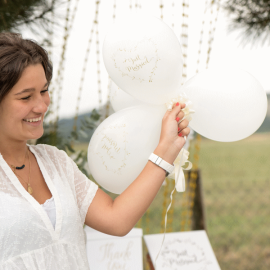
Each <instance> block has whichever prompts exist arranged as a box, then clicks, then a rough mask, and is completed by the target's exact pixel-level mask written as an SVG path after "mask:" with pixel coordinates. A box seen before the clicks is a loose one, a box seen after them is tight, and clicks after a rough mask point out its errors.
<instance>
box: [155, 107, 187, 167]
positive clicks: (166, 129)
mask: <svg viewBox="0 0 270 270" xmlns="http://www.w3.org/2000/svg"><path fill="white" fill-rule="evenodd" d="M177 104H178V105H177ZM185 106H186V105H185V104H179V103H176V105H175V106H174V108H173V109H172V111H167V112H166V113H165V115H164V117H163V119H162V128H161V134H160V140H159V144H158V147H157V148H156V149H155V151H154V153H155V154H156V155H158V156H160V157H161V158H162V159H164V160H165V161H167V162H169V163H171V164H172V163H173V162H174V160H175V159H176V157H177V155H178V154H179V152H180V151H181V149H182V147H183V146H184V144H185V142H186V141H185V139H184V138H183V137H184V136H188V134H189V133H190V129H189V127H188V124H189V121H188V120H187V119H184V120H183V121H181V120H182V119H183V117H184V116H185V114H184V112H183V111H182V109H184V108H185Z"/></svg>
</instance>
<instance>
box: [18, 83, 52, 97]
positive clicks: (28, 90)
mask: <svg viewBox="0 0 270 270" xmlns="http://www.w3.org/2000/svg"><path fill="white" fill-rule="evenodd" d="M46 86H48V82H46V83H45V85H44V86H43V88H44V87H46ZM35 90H36V89H35V88H27V89H24V90H22V91H21V92H19V93H17V94H15V96H17V95H21V94H23V93H27V92H34V91H35Z"/></svg>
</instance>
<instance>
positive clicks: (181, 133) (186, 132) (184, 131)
mask: <svg viewBox="0 0 270 270" xmlns="http://www.w3.org/2000/svg"><path fill="white" fill-rule="evenodd" d="M189 133H190V128H189V127H186V128H184V129H182V130H181V131H180V132H179V133H178V136H179V137H184V136H188V135H189Z"/></svg>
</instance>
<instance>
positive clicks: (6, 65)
mask: <svg viewBox="0 0 270 270" xmlns="http://www.w3.org/2000/svg"><path fill="white" fill-rule="evenodd" d="M51 78H52V65H51V63H50V62H49V59H48V56H47V53H46V52H45V51H44V49H42V48H41V47H40V46H39V45H37V44H36V43H35V42H33V41H30V40H24V39H22V38H21V36H20V35H19V34H11V33H1V34H0V128H1V132H0V153H1V154H0V270H13V269H14V270H15V269H16V270H18V269H20V270H25V269H28V270H30V269H31V270H34V269H39V270H45V269H46V270H61V269H65V270H66V269H70V270H75V269H89V267H88V262H87V257H86V250H85V239H84V231H83V224H86V225H88V226H90V227H92V228H94V229H96V230H99V231H101V232H104V233H107V234H111V235H117V236H123V235H125V234H127V233H128V232H129V231H130V230H131V229H132V228H133V226H134V225H135V224H136V222H137V221H138V220H139V219H140V217H141V216H142V215H143V214H144V212H145V211H146V209H147V208H148V207H149V205H150V204H151V202H152V200H153V199H154V197H155V195H156V194H157V192H158V190H159V188H160V186H161V184H162V182H163V181H164V178H165V175H166V171H165V170H164V169H163V168H161V167H159V166H158V165H156V164H154V163H153V162H151V161H148V162H147V164H146V166H145V168H144V169H143V171H142V172H141V174H140V175H139V176H138V177H137V179H135V180H134V182H133V183H132V184H131V185H130V186H129V187H128V188H127V189H126V190H125V191H124V192H123V193H122V194H121V195H119V196H118V197H117V198H116V199H115V200H114V201H113V200H112V199H111V198H110V197H109V196H108V195H107V194H106V193H104V192H103V191H102V190H101V189H99V188H98V187H97V185H96V184H95V183H93V182H91V181H90V180H89V179H87V177H86V176H85V175H84V174H82V173H81V172H80V171H79V169H78V167H77V166H76V164H75V163H74V162H73V161H72V159H70V158H69V157H68V156H67V155H66V153H65V152H64V151H61V150H58V149H57V148H56V147H53V146H50V145H35V146H32V145H31V146H30V145H27V143H26V142H27V140H29V139H38V138H40V137H41V136H42V134H43V126H42V123H43V119H44V115H45V113H46V111H47V109H48V106H49V104H50V97H49V93H48V86H49V84H50V81H51ZM184 107H185V104H176V106H175V107H174V108H173V110H172V111H168V112H166V114H165V115H164V118H163V120H162V131H161V136H160V141H159V144H158V146H157V148H156V149H155V151H154V154H156V155H158V156H159V157H161V158H162V159H163V160H164V161H166V162H168V163H170V164H173V161H174V160H175V158H176V157H177V155H178V153H179V152H180V150H181V148H182V147H183V145H184V144H185V139H184V138H183V137H184V136H187V135H188V134H189V128H188V127H187V126H188V121H187V120H183V121H182V122H181V123H180V119H182V118H183V116H184V113H183V112H182V110H181V109H183V108H184Z"/></svg>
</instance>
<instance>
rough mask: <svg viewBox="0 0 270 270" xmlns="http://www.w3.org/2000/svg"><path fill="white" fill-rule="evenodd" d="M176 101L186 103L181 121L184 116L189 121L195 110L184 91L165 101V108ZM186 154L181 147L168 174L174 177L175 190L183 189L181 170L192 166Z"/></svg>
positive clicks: (170, 106)
mask: <svg viewBox="0 0 270 270" xmlns="http://www.w3.org/2000/svg"><path fill="white" fill-rule="evenodd" d="M177 102H179V103H185V104H186V107H185V108H184V109H182V111H183V112H184V114H185V116H184V117H183V119H182V120H181V121H183V120H184V119H185V118H186V119H188V120H189V121H191V114H193V113H195V111H194V110H193V104H192V102H191V101H190V100H189V99H188V97H187V95H186V94H185V93H184V92H182V93H181V94H179V95H178V96H177V97H175V98H173V99H172V100H171V101H169V102H167V103H166V107H167V109H168V110H169V111H171V110H172V107H173V105H174V104H175V103H177ZM188 156H189V152H188V151H187V150H186V149H184V148H182V150H181V151H180V153H179V154H178V156H177V158H176V159H175V162H174V165H175V168H174V171H173V172H172V173H171V174H169V175H168V178H170V179H175V189H176V191H177V192H183V191H185V176H184V172H183V170H190V169H191V168H192V163H191V162H190V161H189V160H188ZM186 162H188V166H187V167H186V168H182V167H183V166H184V165H185V164H186Z"/></svg>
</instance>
